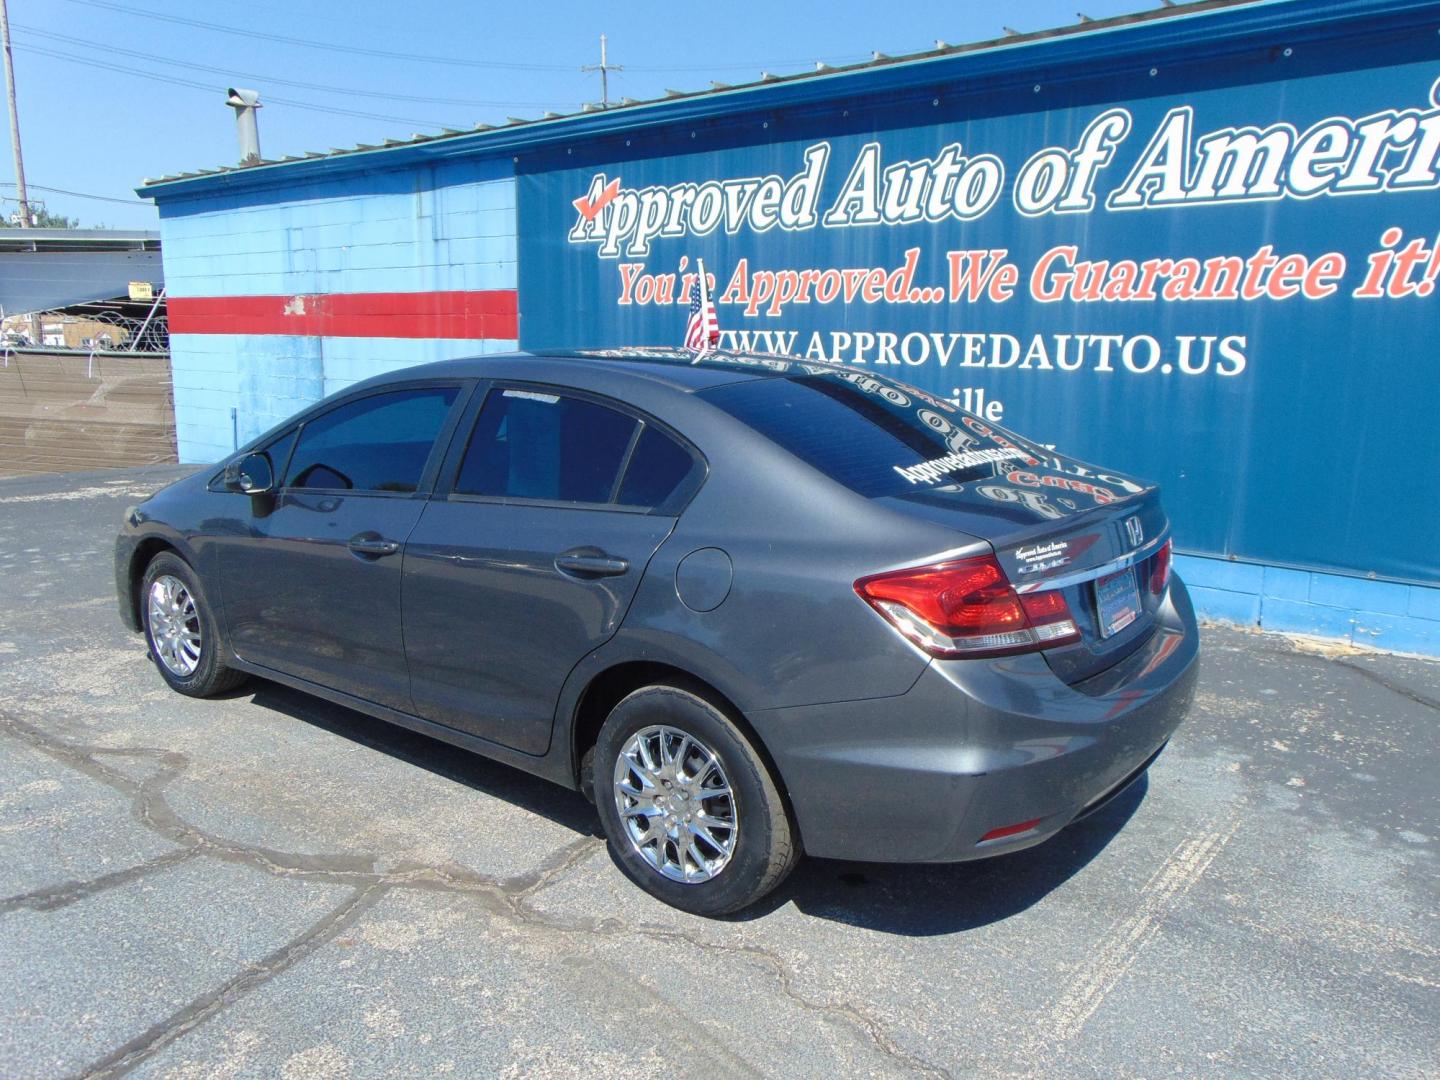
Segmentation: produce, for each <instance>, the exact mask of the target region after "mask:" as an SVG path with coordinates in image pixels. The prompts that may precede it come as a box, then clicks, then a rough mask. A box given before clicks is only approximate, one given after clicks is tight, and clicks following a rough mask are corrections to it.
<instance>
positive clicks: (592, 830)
mask: <svg viewBox="0 0 1440 1080" xmlns="http://www.w3.org/2000/svg"><path fill="white" fill-rule="evenodd" d="M250 695H253V701H254V703H255V704H256V705H258V706H260V707H261V708H265V709H270V710H271V711H273V712H279V713H284V714H285V715H286V716H291V717H294V718H295V719H297V720H303V721H304V722H305V723H307V724H313V725H314V726H315V727H318V728H322V729H324V730H325V731H328V732H330V733H331V734H334V735H339V736H340V737H341V738H345V739H349V740H351V741H352V742H357V743H359V744H360V745H362V746H366V747H369V748H370V749H372V750H377V751H379V752H380V753H382V754H388V755H389V756H390V757H393V758H396V759H397V760H400V761H404V762H406V763H407V764H410V765H415V766H417V767H419V768H422V769H425V770H426V771H428V772H431V773H434V774H435V775H436V776H443V777H445V779H447V780H453V781H455V783H457V784H464V785H465V786H466V787H468V788H473V789H474V790H476V791H480V792H483V793H485V794H486V795H493V796H494V797H495V798H497V799H504V800H505V801H506V802H508V803H512V804H514V805H515V806H518V807H520V808H521V809H523V810H527V811H529V812H530V813H532V814H538V815H540V816H541V817H543V818H547V819H548V820H550V821H553V822H555V823H556V824H558V825H563V826H565V827H566V828H567V829H573V830H574V831H575V832H577V833H579V834H580V835H582V836H600V835H601V832H600V819H599V818H598V817H596V815H595V808H594V807H593V806H591V805H590V803H589V802H588V801H587V800H586V799H585V797H584V796H583V795H581V794H580V793H579V792H578V791H570V790H568V789H567V788H563V787H561V786H560V785H559V784H552V783H551V782H550V781H548V780H542V779H540V778H539V777H538V776H531V775H530V774H529V773H526V772H522V771H521V770H519V769H515V768H512V767H510V766H509V765H503V764H501V763H500V762H498V761H491V760H490V759H489V758H484V757H481V756H480V755H479V754H471V753H469V752H467V751H465V750H461V749H460V748H459V747H455V746H451V745H450V744H449V743H443V742H441V741H440V740H439V739H432V738H430V737H429V736H427V735H420V734H418V733H416V732H413V731H410V730H408V729H406V728H402V727H398V726H397V725H395V724H391V723H389V722H387V721H385V720H377V719H375V718H374V717H370V716H366V715H365V714H364V713H360V712H356V711H355V710H354V709H347V708H346V707H345V706H343V705H335V704H332V703H331V702H328V701H325V700H323V699H321V698H317V697H312V696H311V695H310V694H306V693H304V692H303V691H300V690H292V689H290V687H288V686H282V685H280V684H279V683H272V682H268V681H266V680H264V679H260V678H254V679H251V680H250V681H249V682H247V683H246V684H245V685H244V686H243V687H241V688H240V689H239V690H237V691H236V692H235V694H234V696H235V697H237V698H243V697H246V696H250Z"/></svg>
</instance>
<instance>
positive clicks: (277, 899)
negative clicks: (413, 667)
mask: <svg viewBox="0 0 1440 1080" xmlns="http://www.w3.org/2000/svg"><path fill="white" fill-rule="evenodd" d="M182 471H183V470H176V469H145V470H127V471H119V472H106V473H91V474H83V475H70V476H65V477H55V476H50V477H28V478H22V479H16V480H6V481H0V960H3V963H0V1074H3V1075H4V1076H6V1077H31V1076H34V1077H42V1076H43V1077H54V1076H97V1077H98V1076H119V1075H124V1074H136V1075H144V1076H160V1077H177V1078H180V1077H200V1076H204V1077H212V1076H223V1077H242V1076H275V1075H279V1076H283V1077H343V1076H357V1077H359V1076H380V1075H386V1076H389V1075H404V1074H421V1075H438V1074H445V1073H451V1074H456V1075H462V1076H492V1075H493V1076H522V1075H559V1076H563V1075H580V1074H584V1075H586V1076H602V1077H603V1076H610V1075H617V1076H618V1075H621V1074H624V1075H627V1076H633V1075H635V1074H636V1073H637V1071H638V1072H642V1073H655V1072H660V1071H663V1072H664V1073H666V1074H667V1075H668V1076H672V1077H689V1076H696V1077H698V1076H702V1075H704V1076H713V1075H715V1074H717V1073H719V1074H722V1075H735V1076H787V1077H788V1076H795V1075H846V1076H850V1075H870V1076H917V1075H918V1076H930V1077H945V1076H968V1075H987V1076H988V1075H997V1076H1034V1075H1054V1074H1066V1075H1074V1076H1097V1077H1098V1076H1154V1075H1157V1074H1161V1073H1181V1074H1195V1073H1200V1072H1221V1073H1244V1074H1247V1075H1261V1076H1291V1075H1296V1074H1306V1075H1325V1076H1353V1075H1388V1076H1415V1077H1420V1076H1431V1075H1434V1074H1435V1072H1436V1071H1437V1062H1440V1036H1437V1031H1440V935H1437V932H1436V931H1437V927H1436V920H1437V907H1440V905H1437V899H1440V888H1437V873H1436V870H1437V867H1436V847H1437V843H1440V806H1437V799H1436V792H1437V786H1440V783H1437V765H1440V761H1437V758H1440V753H1437V744H1440V740H1437V731H1440V663H1434V662H1427V661H1421V660H1409V659H1403V658H1395V657H1380V656H1367V655H1361V654H1356V653H1353V652H1349V651H1345V652H1328V651H1318V650H1315V649H1313V648H1297V647H1295V646H1294V645H1292V644H1290V643H1287V642H1286V641H1284V640H1283V639H1278V638H1274V637H1268V636H1259V635H1253V634H1246V633H1241V632H1238V631H1233V630H1224V629H1218V628H1210V629H1207V630H1206V650H1205V656H1204V661H1203V662H1204V673H1203V674H1202V677H1201V686H1200V692H1199V695H1198V698H1197V703H1196V707H1195V710H1194V712H1193V714H1192V716H1191V718H1190V719H1189V721H1188V722H1187V723H1186V725H1185V726H1184V727H1182V728H1181V730H1180V732H1179V733H1178V735H1177V736H1176V738H1175V740H1174V742H1173V743H1172V745H1171V747H1170V748H1169V750H1167V751H1166V753H1165V754H1164V755H1162V757H1161V758H1160V760H1159V761H1158V762H1157V763H1156V765H1155V766H1154V767H1153V768H1152V770H1151V776H1150V780H1149V783H1148V785H1145V786H1142V788H1141V789H1140V790H1137V791H1135V792H1133V793H1132V794H1130V795H1128V796H1127V797H1125V798H1123V799H1121V800H1117V801H1116V802H1115V803H1113V804H1111V805H1110V806H1109V807H1107V808H1106V809H1105V810H1104V811H1103V812H1102V813H1100V814H1097V815H1095V816H1094V817H1093V818H1091V819H1089V820H1087V821H1086V822H1084V823H1082V824H1080V825H1077V826H1075V827H1072V828H1071V829H1069V830H1067V831H1066V832H1065V833H1062V834H1061V835H1060V836H1059V837H1057V838H1056V839H1055V840H1053V841H1051V842H1050V843H1048V844H1045V845H1042V846H1040V847H1038V848H1034V849H1031V850H1029V851H1026V852H1022V853H1019V854H1016V855H1012V856H1008V857H1005V858H1001V859H996V860H990V861H988V862H983V863H970V864H963V865H959V866H938V867H886V866H871V865H861V864H846V863H837V862H821V861H816V860H810V861H807V862H805V863H803V864H802V865H801V867H800V868H799V870H798V871H797V872H796V873H795V875H794V876H793V877H792V878H791V879H790V880H789V881H788V882H787V883H786V884H785V885H784V886H783V887H782V888H781V890H780V891H779V892H778V893H777V894H776V895H775V896H774V897H773V898H771V899H770V900H769V901H767V902H766V903H764V904H762V905H761V906H760V907H759V908H758V909H757V910H755V911H752V912H748V913H744V914H743V915H742V916H740V917H737V918H733V919H729V920H724V921H707V920H704V919H698V918H695V917H692V916H689V915H685V914H683V913H680V912H676V911H673V910H671V909H669V908H666V907H664V906H662V905H659V904H658V903H656V902H654V901H652V900H650V899H649V898H648V897H647V896H645V895H644V894H643V893H641V892H639V891H638V890H636V889H635V888H633V887H632V886H630V885H629V884H628V883H627V882H626V881H625V879H624V878H623V877H622V876H621V875H620V873H619V871H618V870H616V868H615V867H614V866H613V865H612V864H611V861H610V859H609V857H608V855H607V853H606V851H605V848H604V845H603V843H602V842H601V841H600V840H599V839H598V837H597V831H598V824H597V822H596V819H595V816H594V812H593V810H592V809H591V807H589V805H588V804H587V803H586V802H585V801H584V800H583V799H582V798H581V797H580V796H579V795H576V794H574V793H572V792H567V791H563V790H561V789H559V788H556V787H554V786H552V785H549V784H546V783H545V782H543V781H540V780H536V779H533V778H531V777H528V776H525V775H523V774H521V773H519V772H516V771H514V770H511V769H508V768H506V767H504V766H501V765H498V764H495V763H491V762H488V761H485V760H483V759H478V758H474V757H471V756H468V755H466V754H464V753H462V752H460V751H458V750H455V749H453V748H451V747H448V746H445V745H442V744H440V743H436V742H434V741H433V740H429V739H426V738H424V737H422V736H419V735H415V734H413V733H410V732H406V731H401V730H399V729H395V728H391V727H389V726H387V725H386V724H384V723H382V722H380V721H376V720H371V719H369V718H366V717H363V716H360V715H359V714H357V713H354V712H351V711H349V710H346V709H343V708H339V707H336V706H333V705H329V704H327V703H324V702H321V701H319V700H316V699H312V698H308V697H306V696H305V695H303V694H299V693H296V692H293V691H291V690H288V689H285V688H282V687H280V686H277V685H275V684H270V683H265V682H263V681H258V680H257V681H252V682H251V683H249V684H247V685H246V686H245V687H243V688H242V689H241V690H239V691H237V692H235V693H233V694H230V695H228V696H226V697H224V698H222V699H219V700H212V701H204V702H201V701H193V700H190V699H187V698H183V697H181V696H179V695H176V694H173V693H171V692H170V691H169V690H168V689H166V688H165V686H164V685H163V684H162V682H161V680H160V678H159V676H158V675H157V674H156V673H155V672H154V670H153V669H152V668H151V667H150V665H149V663H148V662H147V661H146V659H145V655H144V648H143V645H142V643H141V641H140V639H139V638H138V637H135V636H132V635H130V634H129V633H127V632H126V631H125V630H124V629H123V627H121V625H120V623H119V620H118V617H117V616H116V614H115V602H114V597H113V594H112V589H113V586H112V584H111V571H110V547H111V541H112V539H113V535H114V529H115V525H116V523H117V522H118V520H119V517H120V514H121V512H122V510H123V509H124V507H125V506H127V505H129V504H131V503H133V502H136V501H138V500H139V498H141V497H142V496H143V495H144V494H145V493H147V492H149V491H150V490H153V489H154V488H156V487H158V486H160V485H161V484H162V483H164V482H165V481H166V480H168V479H170V478H172V477H174V476H177V475H180V474H181V472H182Z"/></svg>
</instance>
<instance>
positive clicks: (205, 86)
mask: <svg viewBox="0 0 1440 1080" xmlns="http://www.w3.org/2000/svg"><path fill="white" fill-rule="evenodd" d="M17 49H20V50H22V51H24V52H29V53H38V54H39V55H41V56H50V57H53V58H55V59H57V60H65V61H68V62H70V63H73V64H83V65H85V66H86V67H92V68H104V69H106V70H109V71H116V72H119V73H121V74H122V75H133V76H136V77H138V78H142V79H150V80H151V81H154V82H163V83H170V84H171V85H173V86H188V87H190V88H192V89H196V90H204V91H205V92H206V93H207V94H213V93H214V92H215V89H216V88H215V84H214V83H203V82H196V81H195V80H193V79H181V78H176V77H174V76H171V75H161V74H158V73H156V72H153V71H141V70H140V69H138V68H131V67H125V66H124V65H121V64H112V63H110V62H108V61H105V60H100V59H98V58H96V57H93V56H72V55H70V54H69V53H62V52H56V51H55V50H53V49H45V48H41V47H40V46H38V45H22V46H17ZM269 100H270V102H271V103H272V104H277V105H290V106H292V107H294V108H296V109H309V110H311V111H313V112H323V113H335V114H336V115H339V116H358V117H360V118H362V119H365V120H382V121H385V122H387V123H396V124H415V125H417V126H419V127H428V128H444V127H447V126H453V125H446V124H441V123H438V122H436V121H434V120H417V119H415V118H414V117H413V116H388V115H385V114H383V113H372V112H361V111H360V110H358V109H339V108H335V107H333V106H330V105H316V104H314V103H312V102H308V101H297V100H296V99H294V98H280V97H273V96H272V97H270V98H269Z"/></svg>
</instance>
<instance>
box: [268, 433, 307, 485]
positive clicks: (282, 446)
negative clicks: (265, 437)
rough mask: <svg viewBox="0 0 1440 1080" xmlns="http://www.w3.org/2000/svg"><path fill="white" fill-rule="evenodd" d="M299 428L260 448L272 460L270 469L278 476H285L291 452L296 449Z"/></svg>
mask: <svg viewBox="0 0 1440 1080" xmlns="http://www.w3.org/2000/svg"><path fill="white" fill-rule="evenodd" d="M299 430H300V429H299V428H291V429H290V430H289V431H287V432H285V434H284V435H281V436H280V437H279V438H276V439H271V440H270V441H269V442H268V443H266V444H265V445H264V446H262V447H261V448H260V452H261V453H262V454H266V455H268V456H269V458H270V468H271V469H273V470H274V471H275V475H276V476H284V475H285V466H286V464H287V463H288V462H289V461H290V451H291V450H293V449H295V436H296V434H297V433H298V432H299Z"/></svg>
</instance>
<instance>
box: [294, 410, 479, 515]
mask: <svg viewBox="0 0 1440 1080" xmlns="http://www.w3.org/2000/svg"><path fill="white" fill-rule="evenodd" d="M459 394H460V390H459V388H458V387H454V386H437V387H421V388H416V389H410V390H394V391H390V392H388V393H383V394H371V395H369V396H367V397H363V398H359V399H357V400H355V401H351V402H349V403H347V404H345V405H341V406H339V407H338V408H335V409H331V410H330V411H329V412H327V413H324V414H322V415H320V416H318V417H316V418H315V419H313V420H310V421H308V422H307V423H306V424H305V425H304V426H303V427H302V428H301V429H300V438H299V441H298V443H297V444H296V446H295V451H294V454H293V455H292V456H291V461H290V468H289V470H288V472H287V479H286V486H287V487H290V488H321V489H325V490H330V491H335V490H343V491H394V492H412V491H415V490H416V489H417V488H418V487H419V485H420V477H421V475H422V474H423V473H424V471H425V462H426V461H427V460H428V459H429V457H430V450H431V448H432V447H433V446H434V444H435V438H436V436H438V435H439V434H440V429H441V427H443V426H444V423H445V418H446V416H447V415H448V414H449V412H450V408H451V406H452V405H454V403H455V399H456V398H457V397H458V396H459ZM277 464H278V463H277Z"/></svg>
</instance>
